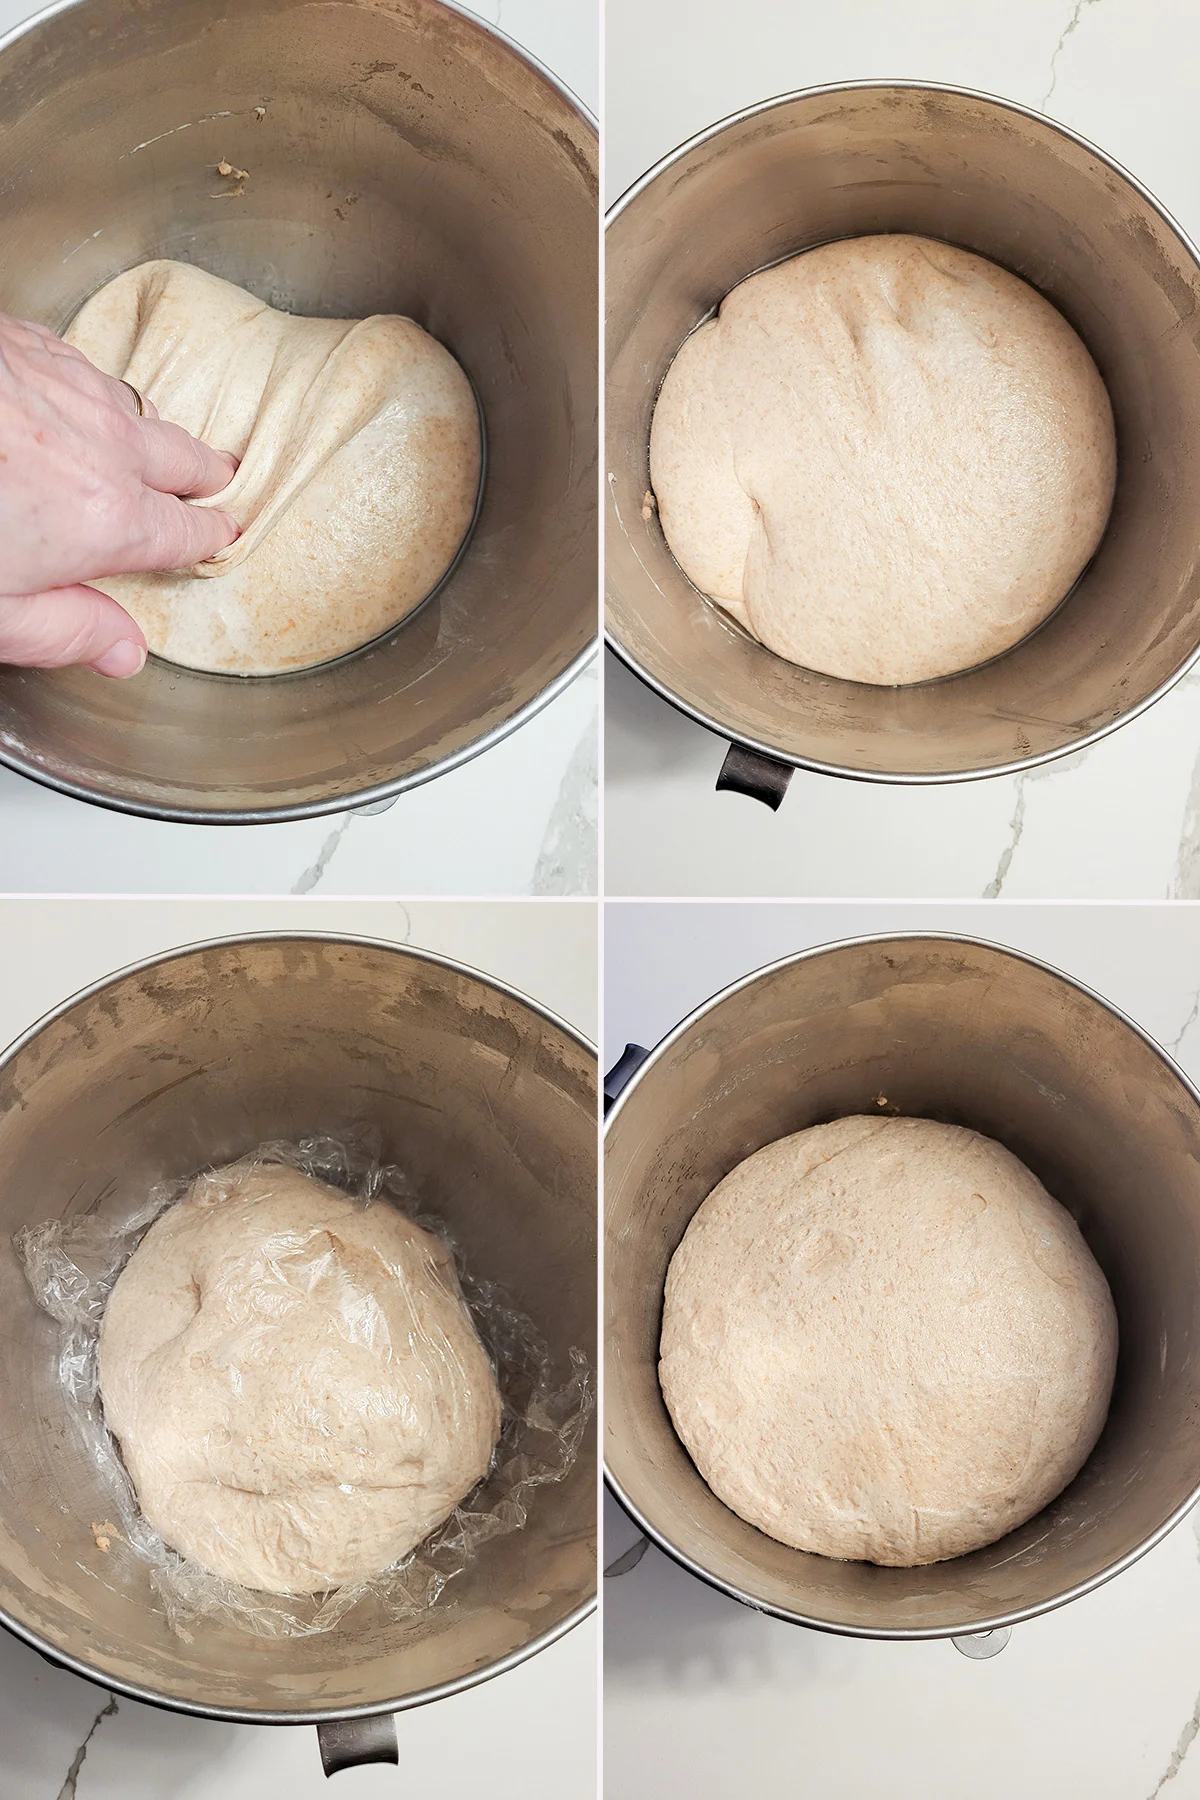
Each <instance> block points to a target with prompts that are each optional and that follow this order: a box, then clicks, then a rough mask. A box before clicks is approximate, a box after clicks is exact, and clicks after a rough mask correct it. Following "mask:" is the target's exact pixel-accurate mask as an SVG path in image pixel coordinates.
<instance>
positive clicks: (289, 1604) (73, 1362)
mask: <svg viewBox="0 0 1200 1800" xmlns="http://www.w3.org/2000/svg"><path fill="white" fill-rule="evenodd" d="M296 1172H298V1173H299V1175H300V1176H306V1177H310V1178H311V1179H312V1180H314V1181H318V1182H322V1183H324V1184H326V1186H327V1188H330V1189H335V1190H337V1192H336V1193H335V1194H332V1195H329V1194H325V1195H324V1196H323V1192H322V1190H321V1189H314V1188H309V1187H307V1185H306V1184H304V1183H301V1182H298V1181H297V1179H296ZM375 1208H386V1209H388V1210H387V1212H386V1214H383V1213H375V1212H374V1209H375ZM168 1214H171V1217H170V1218H167V1217H166V1215H168ZM218 1218H220V1219H221V1221H222V1224H221V1229H220V1231H214V1229H213V1221H214V1220H217V1219H218ZM160 1221H161V1224H160ZM152 1226H154V1227H156V1229H155V1230H154V1232H153V1233H151V1227H152ZM264 1227H265V1229H264ZM147 1234H150V1236H149V1239H148V1241H145V1242H144V1240H147ZM425 1234H429V1235H428V1236H426V1235H425ZM14 1243H15V1245H16V1249H17V1252H18V1254H19V1256H20V1258H21V1261H22V1264H23V1266H24V1269H25V1273H26V1276H27V1278H28V1280H29V1284H30V1287H31V1288H32V1290H33V1293H34V1295H35V1297H36V1298H37V1301H38V1303H39V1305H40V1306H42V1307H43V1308H44V1309H45V1310H46V1311H47V1312H48V1313H50V1314H51V1315H52V1316H53V1317H54V1318H55V1319H56V1320H57V1321H58V1322H59V1324H60V1325H61V1327H62V1330H63V1337H62V1344H61V1349H60V1352H59V1364H58V1367H59V1376H60V1380H61V1382H62V1386H63V1391H64V1394H65V1396H66V1401H67V1407H68V1411H69V1414H70V1416H71V1418H72V1420H73V1423H74V1425H75V1428H76V1429H77V1430H78V1432H79V1433H80V1435H81V1437H82V1439H83V1442H84V1444H85V1446H86V1449H87V1453H88V1455H89V1457H90V1459H91V1460H92V1462H93V1463H94V1464H95V1466H96V1467H97V1469H98V1470H99V1471H100V1474H101V1477H102V1480H103V1484H104V1488H105V1491H106V1493H107V1495H108V1502H107V1504H108V1505H109V1507H110V1511H111V1517H110V1518H106V1519H102V1520H93V1521H89V1523H90V1525H91V1529H92V1532H93V1534H94V1536H95V1539H96V1543H97V1545H98V1546H99V1547H100V1549H101V1550H111V1548H112V1544H113V1540H114V1539H119V1540H124V1542H125V1543H126V1544H127V1545H128V1546H129V1549H130V1550H131V1551H132V1553H133V1554H134V1555H135V1556H137V1557H139V1558H140V1559H141V1560H142V1561H144V1562H145V1563H147V1564H148V1566H149V1569H150V1579H151V1582H152V1585H153V1586H154V1588H155V1590H156V1592H157V1594H158V1596H159V1598H160V1599H161V1601H162V1604H163V1608H164V1611H165V1613H166V1615H167V1618H168V1620H169V1622H170V1624H171V1626H172V1628H173V1629H174V1630H175V1631H177V1632H178V1633H179V1634H180V1635H181V1636H183V1637H185V1638H188V1637H190V1636H191V1635H192V1629H193V1627H194V1625H195V1624H196V1623H197V1622H198V1621H201V1620H204V1619H219V1620H222V1621H223V1622H225V1623H228V1624H232V1625H235V1626H237V1627H240V1628H242V1629H244V1630H247V1631H249V1632H252V1633H253V1634H255V1635H256V1636H260V1637H291V1636H306V1635H309V1634H311V1633H314V1632H318V1631H323V1630H328V1629H329V1628H330V1627H332V1626H334V1625H336V1624H337V1623H338V1622H339V1621H340V1620H342V1619H343V1618H345V1616H346V1615H347V1613H349V1612H350V1611H351V1609H353V1608H355V1607H359V1606H361V1607H364V1608H370V1609H372V1612H373V1613H374V1614H375V1615H376V1616H380V1615H381V1616H383V1617H385V1618H388V1619H393V1620H399V1619H404V1618H410V1617H413V1616H415V1615H416V1614H418V1613H421V1612H424V1611H425V1610H426V1609H428V1608H429V1607H431V1606H433V1605H435V1604H436V1602H437V1601H438V1598H439V1596H440V1595H441V1594H442V1592H443V1590H444V1589H445V1587H446V1584H447V1583H448V1582H450V1581H452V1580H453V1579H454V1577H455V1576H457V1575H459V1574H461V1573H462V1571H463V1570H464V1569H465V1568H466V1567H467V1566H468V1565H469V1564H470V1562H471V1561H472V1560H473V1558H474V1556H475V1555H476V1553H477V1551H478V1549H479V1547H480V1546H481V1545H482V1544H484V1543H486V1542H487V1541H488V1540H489V1539H491V1538H494V1537H499V1536H501V1535H503V1534H504V1533H506V1532H510V1531H516V1530H519V1529H520V1528H521V1526H522V1525H523V1524H524V1523H525V1519H526V1511H527V1506H528V1504H529V1499H530V1496H531V1494H532V1492H533V1490H534V1489H535V1488H537V1487H539V1486H541V1485H542V1484H544V1483H546V1482H553V1481H561V1480H562V1479H563V1478H564V1477H565V1476H566V1475H567V1473H568V1472H569V1470H570V1469H571V1467H572V1465H573V1463H574V1460H575V1456H576V1454H577V1451H578V1448H579V1443H580V1440H581V1438H582V1435H583V1431H584V1427H585V1425H586V1422H587V1418H588V1415H589V1413H590V1411H591V1408H592V1404H593V1381H592V1375H591V1371H590V1369H589V1367H588V1364H587V1360H586V1358H585V1357H584V1355H583V1353H582V1352H581V1351H578V1350H575V1349H572V1350H571V1352H570V1368H569V1370H557V1371H556V1370H555V1369H554V1367H553V1359H552V1357H551V1355H550V1352H549V1349H548V1347H547V1345H546V1343H545V1341H544V1340H543V1339H542V1337H541V1336H540V1334H539V1333H538V1332H537V1330H536V1328H535V1327H534V1325H533V1323H532V1321H531V1320H529V1319H528V1318H527V1317H526V1316H525V1315H524V1314H522V1313H521V1312H519V1311H518V1310H517V1309H516V1308H515V1307H514V1306H513V1305H512V1304H511V1302H510V1301H509V1299H508V1298H507V1296H506V1295H505V1294H504V1293H503V1292H502V1291H501V1290H500V1289H499V1288H498V1287H496V1286H495V1285H494V1284H492V1283H489V1282H487V1281H483V1280H480V1279H478V1278H477V1276H476V1274H475V1272H474V1271H471V1270H469V1269H467V1268H465V1267H464V1266H463V1262H462V1258H461V1256H460V1255H459V1254H458V1252H457V1249H456V1247H455V1246H454V1245H453V1243H452V1242H451V1240H450V1239H449V1237H448V1235H447V1233H446V1230H445V1227H444V1225H442V1224H441V1223H440V1222H439V1221H437V1220H431V1219H429V1218H427V1217H423V1216H421V1214H420V1213H419V1210H418V1207H417V1204H416V1196H415V1195H414V1193H413V1192H412V1189H411V1187H410V1185H409V1183H408V1181H407V1179H406V1177H405V1176H404V1174H403V1172H402V1171H401V1170H400V1169H398V1168H396V1167H393V1166H388V1165H385V1164H383V1163H381V1161H380V1159H379V1156H378V1151H377V1147H376V1146H375V1145H374V1144H372V1143H371V1142H370V1140H369V1139H368V1138H367V1137H366V1136H365V1135H364V1138H363V1139H362V1140H360V1141H359V1142H357V1143H351V1144H343V1143H339V1142H335V1141H334V1140H332V1139H328V1138H315V1139H310V1140H307V1141H306V1142H304V1143H301V1144H299V1145H290V1144H278V1143H275V1144H265V1145H263V1146H261V1147H260V1148H259V1149H258V1150H257V1151H255V1152H254V1153H253V1154H252V1155H251V1156H249V1157H245V1158H243V1159H241V1160H240V1161H239V1162H238V1163H235V1164H232V1165H229V1167H228V1168H225V1169H221V1170H216V1171H213V1172H210V1173H209V1174H207V1175H203V1176H200V1177H197V1178H196V1179H195V1180H191V1181H183V1182H175V1183H170V1184H165V1185H163V1186H160V1187H157V1188H155V1189H154V1190H153V1191H152V1192H151V1193H150V1194H149V1195H148V1196H147V1198H146V1201H145V1203H144V1204H143V1205H141V1206H139V1207H137V1208H136V1210H134V1211H133V1212H132V1213H131V1215H130V1216H128V1217H126V1218H125V1219H123V1220H121V1221H120V1222H116V1223H114V1222H112V1221H109V1220H105V1219H103V1218H100V1217H97V1216H95V1215H91V1214H87V1215H83V1216H80V1217H77V1218H74V1219H69V1220H66V1221H60V1220H49V1221H47V1222H45V1223H43V1224H41V1225H37V1226H33V1227H27V1228H26V1229H25V1230H23V1231H21V1232H19V1233H18V1234H17V1236H16V1238H15V1239H14ZM139 1247H142V1253H141V1254H140V1255H139V1258H138V1265H137V1269H136V1271H133V1272H131V1280H130V1282H129V1283H126V1284H123V1286H122V1289H121V1293H120V1294H119V1295H118V1296H117V1299H116V1302H115V1303H114V1305H113V1308H112V1312H111V1316H110V1317H109V1318H108V1322H107V1324H106V1325H105V1319H106V1313H107V1312H108V1308H109V1301H110V1296H111V1295H112V1293H113V1289H114V1287H115V1286H116V1283H117V1280H118V1277H119V1276H120V1275H121V1273H122V1272H123V1270H124V1269H125V1266H126V1264H127V1263H128V1261H129V1259H130V1257H131V1256H132V1255H133V1253H134V1251H135V1250H138V1249H139ZM135 1278H136V1279H135ZM102 1325H104V1327H105V1329H104V1333H103V1347H102V1331H101V1328H102ZM472 1327H473V1328H472ZM476 1334H477V1335H476ZM131 1368H137V1369H140V1370H141V1371H142V1374H141V1375H140V1376H139V1378H138V1380H137V1381H132V1382H131V1381H130V1380H129V1379H128V1376H129V1371H130V1369H131ZM281 1369H284V1370H286V1373H285V1374H284V1375H283V1378H282V1379H281ZM102 1373H103V1387H104V1391H105V1393H106V1394H107V1396H108V1399H109V1404H110V1407H111V1409H112V1414H113V1418H112V1423H113V1425H114V1428H115V1429H116V1430H117V1432H118V1433H119V1434H120V1435H121V1436H122V1437H124V1438H125V1439H126V1442H127V1444H128V1448H129V1456H128V1461H129V1464H130V1467H129V1468H127V1467H126V1460H127V1459H126V1456H125V1455H123V1453H122V1448H121V1444H120V1442H119V1441H118V1439H117V1438H115V1437H114V1435H113V1431H111V1430H110V1429H109V1421H107V1420H106V1416H105V1409H104V1404H103V1403H102V1399H101V1375H102ZM497 1389H498V1393H497ZM264 1421H265V1423H264ZM497 1424H498V1433H497ZM489 1451H490V1455H489ZM480 1471H483V1473H482V1479H478V1480H477V1479H475V1476H476V1475H477V1474H478V1473H479V1472H480ZM414 1472H417V1473H419V1475H420V1481H419V1483H415V1482H414ZM131 1475H132V1479H131ZM135 1482H136V1484H137V1485H136V1490H135ZM464 1490H469V1491H464ZM139 1492H140V1493H141V1495H142V1496H143V1503H144V1504H140V1503H139V1499H138V1493H139ZM164 1509H165V1511H164ZM164 1518H166V1519H167V1520H169V1521H170V1524H169V1527H168V1529H172V1530H173V1531H174V1535H175V1537H176V1539H177V1540H178V1543H179V1547H176V1546H175V1545H174V1544H172V1543H168V1542H167V1541H166V1539H165V1538H164V1536H163V1535H162V1532H161V1531H160V1530H159V1529H156V1524H155V1523H152V1522H151V1521H152V1519H153V1520H154V1521H156V1522H157V1524H158V1525H160V1526H161V1525H162V1524H163V1521H164ZM418 1538H419V1541H414V1540H416V1539H418ZM331 1544H332V1545H333V1546H334V1548H333V1549H332V1550H331V1549H330V1548H329V1546H330V1545H331ZM398 1544H400V1545H403V1548H402V1549H401V1550H399V1551H396V1550H395V1546H396V1545H398ZM389 1545H390V1546H392V1548H393V1551H394V1554H393V1555H392V1558H391V1560H390V1561H387V1566H386V1567H382V1568H381V1567H380V1566H379V1564H380V1563H381V1562H383V1561H385V1560H386V1558H387V1547H388V1546H389ZM410 1545H412V1546H413V1547H411V1548H410V1547H409V1546H410ZM381 1547H382V1548H381ZM181 1552H182V1553H181ZM373 1557H374V1559H375V1560H374V1562H372V1558H373ZM243 1571H244V1572H245V1573H246V1574H247V1575H248V1576H249V1578H250V1579H253V1580H257V1581H260V1582H261V1583H262V1585H261V1586H258V1585H256V1586H250V1585H247V1581H246V1579H237V1578H235V1573H241V1572H243ZM285 1589H286V1590H288V1591H280V1590H285ZM272 1590H274V1591H272Z"/></svg>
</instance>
